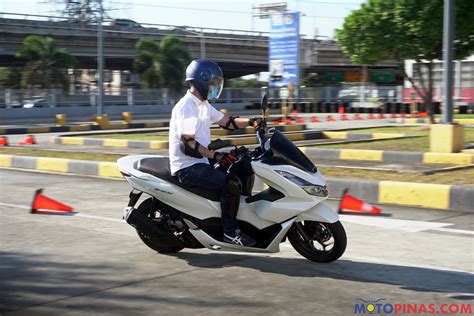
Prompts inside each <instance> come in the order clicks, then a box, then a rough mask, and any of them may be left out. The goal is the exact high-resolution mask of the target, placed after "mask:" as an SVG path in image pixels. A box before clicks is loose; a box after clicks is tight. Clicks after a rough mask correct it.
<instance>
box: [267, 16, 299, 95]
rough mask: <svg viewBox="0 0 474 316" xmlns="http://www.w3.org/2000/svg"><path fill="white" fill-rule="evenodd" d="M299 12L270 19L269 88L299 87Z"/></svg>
mask: <svg viewBox="0 0 474 316" xmlns="http://www.w3.org/2000/svg"><path fill="white" fill-rule="evenodd" d="M299 34H300V32H299V12H293V13H283V14H273V15H271V17H270V45H269V66H270V69H269V71H270V81H269V86H270V87H283V86H287V85H288V83H290V82H291V83H293V84H294V85H296V86H299V39H300V36H299Z"/></svg>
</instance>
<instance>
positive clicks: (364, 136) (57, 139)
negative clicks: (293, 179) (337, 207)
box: [50, 126, 413, 149]
mask: <svg viewBox="0 0 474 316" xmlns="http://www.w3.org/2000/svg"><path fill="white" fill-rule="evenodd" d="M282 127H283V126H282ZM224 131H225V130H224ZM282 131H283V132H284V133H285V135H286V137H288V138H289V139H290V140H292V141H303V140H316V139H340V140H344V141H349V142H350V141H364V140H367V141H370V140H379V139H394V138H403V137H413V136H408V135H405V134H383V133H348V132H321V131H311V130H310V131H304V132H298V131H296V132H294V131H291V129H290V130H285V129H282ZM214 135H215V136H216V134H214ZM246 135H247V134H227V135H226V137H225V138H223V139H222V140H223V141H224V142H226V143H227V145H228V146H242V145H255V144H257V143H258V141H257V138H256V137H255V135H250V134H249V136H246ZM50 142H51V143H52V144H59V145H91V146H99V147H120V148H149V149H167V148H168V142H167V141H158V140H156V141H144V140H128V139H111V138H87V137H76V136H74V137H71V136H52V137H51V138H50Z"/></svg>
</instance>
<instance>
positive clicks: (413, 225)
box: [340, 215, 474, 235]
mask: <svg viewBox="0 0 474 316" xmlns="http://www.w3.org/2000/svg"><path fill="white" fill-rule="evenodd" d="M340 218H341V221H343V222H346V223H352V224H358V225H365V226H373V227H380V228H388V229H398V230H403V231H407V232H412V233H418V232H422V231H427V230H436V231H444V232H452V233H459V234H469V235H473V234H474V232H472V231H469V230H462V229H453V228H445V227H446V226H451V225H453V224H451V223H438V222H424V221H414V220H406V219H394V218H385V217H375V216H363V215H340Z"/></svg>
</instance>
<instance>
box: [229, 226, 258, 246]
mask: <svg viewBox="0 0 474 316" xmlns="http://www.w3.org/2000/svg"><path fill="white" fill-rule="evenodd" d="M224 241H225V242H228V243H230V244H234V245H239V246H245V247H252V246H255V244H256V243H257V242H256V241H255V240H254V239H252V238H251V237H249V236H247V235H245V234H244V233H242V232H241V231H240V229H236V230H235V232H234V233H233V234H224Z"/></svg>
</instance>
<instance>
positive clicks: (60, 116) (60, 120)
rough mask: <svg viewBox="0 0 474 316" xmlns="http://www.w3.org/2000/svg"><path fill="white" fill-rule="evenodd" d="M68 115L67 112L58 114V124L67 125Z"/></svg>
mask: <svg viewBox="0 0 474 316" xmlns="http://www.w3.org/2000/svg"><path fill="white" fill-rule="evenodd" d="M66 120H67V116H66V114H56V126H64V125H66Z"/></svg>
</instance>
